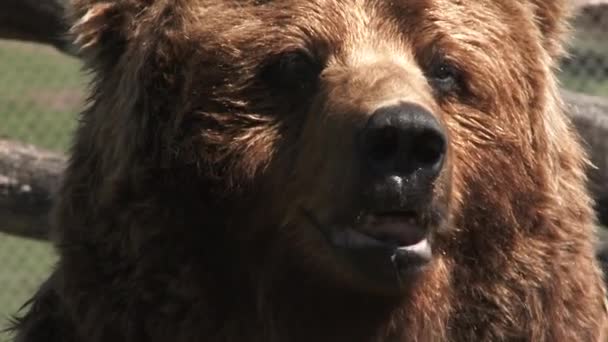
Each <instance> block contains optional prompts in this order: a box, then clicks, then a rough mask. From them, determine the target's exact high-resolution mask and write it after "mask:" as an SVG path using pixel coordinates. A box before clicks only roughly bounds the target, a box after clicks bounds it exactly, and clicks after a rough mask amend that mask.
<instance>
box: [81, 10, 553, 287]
mask: <svg viewBox="0 0 608 342" xmlns="http://www.w3.org/2000/svg"><path fill="white" fill-rule="evenodd" d="M126 3H130V4H131V5H133V6H135V4H137V3H138V2H126ZM104 6H105V7H104ZM125 6H126V5H125ZM141 6H143V5H141ZM96 10H98V11H99V13H96V12H95V11H96ZM111 11H117V13H116V14H113V13H111ZM123 11H125V10H124V9H123ZM87 13H88V14H90V17H87V15H85V16H84V18H85V19H86V20H85V21H84V22H83V23H82V24H81V25H87V24H89V23H92V22H94V21H95V20H97V18H99V17H100V16H102V15H105V16H111V15H114V16H121V15H124V13H125V12H119V10H118V9H116V6H110V5H107V3H103V4H102V5H98V6H93V7H92V8H90V9H88V12H87ZM219 13H222V14H221V15H218V14H219ZM310 13H323V15H316V16H314V15H313V16H311V15H309V14H310ZM95 14H97V15H95ZM138 15H139V16H142V18H141V21H142V22H143V23H141V24H139V23H137V20H134V22H135V23H132V24H131V25H132V26H133V27H132V28H130V29H129V30H132V31H134V32H135V33H133V34H131V35H127V36H126V37H127V38H124V36H122V37H123V39H125V42H124V47H123V49H124V52H123V54H124V55H123V56H127V55H132V56H133V59H134V60H138V61H139V60H140V59H141V58H139V57H137V58H135V56H139V55H145V54H148V55H149V56H148V58H149V59H151V60H153V61H152V62H151V63H150V64H151V65H150V66H146V65H144V66H141V67H140V68H141V69H143V70H139V72H140V73H142V75H141V76H135V77H137V79H127V77H125V76H122V77H121V76H118V77H119V78H122V79H124V82H135V84H133V85H132V86H133V87H137V88H140V89H139V91H140V92H141V93H142V94H149V93H153V94H154V95H150V96H151V97H152V96H154V97H160V98H167V100H169V99H168V97H169V96H168V94H172V93H171V91H170V90H169V89H168V87H173V88H174V90H173V91H174V92H175V94H176V95H175V96H173V95H172V96H171V97H172V98H171V99H170V100H169V101H166V102H167V103H165V104H164V105H160V104H159V105H158V106H159V107H165V108H163V109H162V110H159V111H162V112H163V113H162V115H164V116H165V117H164V118H162V119H159V120H161V121H162V123H163V124H164V125H168V126H171V127H172V131H171V132H169V133H165V134H163V135H164V136H167V139H168V141H167V142H164V143H163V144H167V145H169V146H166V145H162V144H161V145H160V148H161V149H170V150H171V151H172V153H173V154H174V156H173V157H169V158H168V159H171V161H170V162H171V163H178V164H180V167H186V168H187V167H198V168H199V169H200V170H201V175H200V177H205V178H214V179H216V180H218V181H219V183H221V185H219V188H220V189H221V192H222V193H223V195H226V196H227V197H231V196H233V194H231V192H232V191H234V192H235V193H238V196H241V197H245V198H247V200H249V201H250V202H251V203H254V204H247V206H248V207H250V208H251V209H249V210H248V212H246V213H243V215H244V216H246V217H247V220H246V222H255V225H258V226H259V228H258V227H252V228H251V229H252V230H254V231H259V230H264V229H272V230H275V231H278V232H280V233H279V234H284V235H285V236H286V238H288V239H293V240H294V241H291V242H290V241H283V242H282V243H285V244H287V245H290V246H292V245H294V246H295V245H306V247H304V248H303V250H302V251H301V252H302V253H301V254H302V255H301V256H300V258H302V259H310V256H312V257H313V258H317V257H318V264H319V265H318V266H320V267H321V268H327V266H330V267H329V268H330V269H329V270H327V271H328V272H329V273H334V275H337V277H338V278H351V279H350V281H351V282H352V283H353V284H358V285H361V284H367V285H369V286H370V287H372V288H378V289H381V288H386V287H388V288H390V287H394V285H397V286H398V287H402V286H400V282H399V281H398V279H401V280H403V278H402V277H401V276H403V274H402V273H403V272H402V271H404V272H405V273H410V272H409V271H411V270H413V269H419V268H420V266H423V265H425V264H426V263H428V262H430V261H431V260H432V259H433V258H432V249H433V247H434V246H433V245H436V246H435V249H436V253H435V255H436V256H437V255H441V254H443V253H444V252H445V251H444V250H445V247H442V246H443V245H445V242H442V240H449V239H454V238H455V237H454V236H452V234H453V232H451V233H450V232H448V231H450V230H454V229H455V228H454V229H450V227H459V228H461V229H467V228H468V227H467V226H470V222H467V221H471V218H466V217H463V215H459V212H460V211H461V210H462V209H458V208H457V206H458V205H459V203H458V202H469V200H468V199H467V198H465V197H466V196H467V195H468V196H481V197H484V196H488V197H497V195H496V194H498V193H501V189H504V188H505V187H507V186H508V185H509V184H511V183H512V182H513V181H517V182H518V183H520V184H519V187H518V189H517V190H515V191H512V192H510V193H509V196H512V197H513V198H505V199H502V198H497V199H496V202H497V203H494V205H495V207H497V208H499V210H501V211H505V212H514V211H517V210H518V209H517V208H511V207H510V206H511V205H516V202H517V201H518V200H519V199H520V198H521V199H522V200H523V199H525V200H526V201H528V198H529V194H530V193H535V192H537V191H535V190H534V189H533V187H536V184H537V183H539V182H541V181H542V180H540V177H542V175H541V174H539V171H538V170H535V169H534V164H536V160H535V159H534V157H535V156H534V155H533V153H534V150H536V149H539V148H541V147H540V146H535V144H536V142H535V141H533V137H532V130H533V129H534V128H533V124H534V121H536V120H539V119H540V118H539V115H540V114H538V113H534V110H533V109H532V108H530V105H532V104H536V103H538V102H539V101H546V100H543V99H540V100H539V99H537V98H536V97H537V96H541V95H539V93H543V92H544V91H543V89H544V88H546V87H548V86H550V83H551V81H550V75H549V73H548V70H547V65H548V64H550V61H549V58H550V57H549V56H548V54H547V52H546V51H545V50H544V49H543V48H542V47H541V46H539V44H538V42H539V29H538V28H537V27H536V25H535V24H534V23H533V22H532V20H515V18H518V17H523V18H528V19H531V18H532V11H531V9H530V8H527V7H526V6H524V5H522V4H521V3H518V2H510V3H507V4H498V3H496V4H495V3H487V2H474V3H471V4H466V5H464V4H458V3H450V2H441V1H436V2H434V1H423V2H421V1H414V2H405V1H404V2H395V3H389V4H384V3H376V2H369V3H365V2H362V3H355V4H353V3H350V2H335V3H331V2H330V3H324V2H318V1H307V2H297V3H296V2H293V3H281V4H279V3H277V2H272V1H271V2H263V3H256V2H250V3H248V2H239V3H235V2H225V3H224V2H222V3H220V4H208V3H204V2H192V3H188V5H187V6H186V5H184V6H182V7H180V6H179V5H177V4H176V5H175V8H171V7H169V6H163V5H161V4H155V5H150V6H147V7H145V8H144V9H143V10H142V12H141V13H140V14H138ZM146 16H147V17H149V18H146ZM163 16H167V17H170V18H171V19H163ZM495 18H504V20H501V22H499V23H497V20H495ZM114 20H116V21H119V19H117V18H115V19H114ZM123 20H125V19H123ZM159 20H160V22H162V21H163V20H165V24H164V25H167V26H170V28H169V27H167V29H166V31H162V30H161V32H155V30H157V27H158V26H157V25H162V24H160V22H159ZM522 25H524V26H526V27H525V29H522ZM117 26H119V27H120V25H117ZM77 28H78V26H77ZM99 34H100V33H99V32H97V35H99ZM85 36H86V34H83V33H82V32H80V37H83V38H81V39H83V40H84V39H85V38H84V37H85ZM119 37H121V36H119ZM173 37H175V38H173ZM89 39H91V38H89ZM99 39H102V40H103V39H104V37H103V36H102V37H101V38H99ZM105 39H108V38H105ZM115 39H116V38H115ZM506 42H508V43H506ZM90 44H95V43H89V42H85V43H84V46H85V47H89V45H90ZM155 44H157V46H156V49H158V51H154V48H149V49H150V51H146V46H154V45H155ZM100 45H101V46H99V47H98V48H100V49H105V48H108V49H109V48H111V44H108V43H106V44H105V45H104V44H103V43H102V44H100ZM116 45H119V44H116ZM514 46H517V48H516V49H514V48H513V47H514ZM100 55H103V54H100ZM119 56H120V55H119ZM530 56H535V57H537V58H536V60H531V59H530ZM113 58H118V57H117V56H116V55H115V54H114V55H113ZM176 60H179V61H180V62H179V64H180V65H179V66H177V65H176V64H175V63H176ZM102 62H103V61H102ZM118 64H121V62H118ZM134 68H136V67H134V66H133V67H131V66H129V70H131V69H134ZM148 68H155V69H156V70H150V72H148V70H147V69H148ZM109 69H110V72H109V74H110V75H112V74H116V73H121V74H124V71H125V70H120V71H119V70H116V69H117V67H116V66H115V65H114V62H113V64H110V66H109ZM135 70H136V69H135ZM131 72H137V71H131ZM104 76H105V74H104ZM111 82H112V83H114V81H111ZM505 87H509V89H505ZM514 87H517V89H512V88H514ZM162 91H166V92H168V94H163V93H162ZM140 96H141V95H140ZM137 97H138V95H134V96H133V98H137ZM107 98H108V95H107V94H105V93H104V92H103V91H101V92H100V99H99V100H100V101H104V100H105V99H107ZM169 102H170V103H171V104H169ZM118 115H123V114H118ZM143 115H147V116H159V115H161V113H146V114H143ZM121 120H125V119H121ZM511 159H513V160H516V161H517V162H518V163H520V164H519V165H517V167H509V165H511V164H512V163H513V162H512V161H511ZM197 165H198V166H197ZM201 165H202V166H201ZM486 179H492V180H493V182H494V184H488V183H487V181H486ZM476 184H478V185H481V186H482V187H483V189H479V191H485V192H487V194H477V192H478V191H477V190H476V189H475V188H476V186H477V185H476ZM467 192H469V194H466V193H467ZM488 200H489V201H490V200H493V198H488ZM237 205H239V204H237ZM240 205H241V206H243V204H242V203H241V204H240ZM488 207H489V208H490V209H491V208H492V206H491V205H489V206H488ZM497 210H498V209H497ZM497 214H498V213H497ZM258 215H260V216H261V217H258ZM498 215H500V214H498ZM505 225H506V224H505ZM517 225H518V222H513V223H511V224H510V226H517ZM272 235H277V234H274V233H272ZM287 236H288V237H287ZM325 240H329V241H325ZM328 242H329V243H328ZM294 252H295V253H297V252H298V251H297V250H296V251H294ZM328 259H331V260H330V261H328ZM345 260H346V263H344V262H343V261H345ZM371 260H375V261H371ZM396 263H399V267H397V266H396ZM359 266H361V267H359ZM401 268H403V269H402V270H401V271H400V269H401ZM414 273H417V272H414ZM401 285H402V284H401Z"/></svg>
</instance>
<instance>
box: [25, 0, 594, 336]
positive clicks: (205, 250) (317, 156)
mask: <svg viewBox="0 0 608 342" xmlns="http://www.w3.org/2000/svg"><path fill="white" fill-rule="evenodd" d="M72 2H73V16H74V17H75V18H77V19H78V22H77V23H76V25H75V26H74V29H73V32H74V34H75V36H76V37H77V42H78V43H79V44H80V46H82V49H83V53H84V54H85V56H86V57H87V60H88V63H89V67H90V68H91V69H92V70H93V73H94V75H95V77H96V78H95V82H94V83H93V89H92V95H91V104H90V106H89V108H88V109H87V110H86V111H85V112H84V114H83V118H82V122H81V125H80V127H79V130H78V134H77V137H76V143H75V145H74V148H73V153H72V159H71V163H70V167H69V169H68V170H67V173H66V180H65V183H64V186H63V188H62V191H61V199H60V202H59V204H58V206H57V210H56V215H55V217H56V221H57V222H56V226H57V228H58V230H57V246H58V251H59V253H60V255H61V260H60V263H59V265H58V268H57V271H56V273H55V275H54V276H53V278H52V280H51V284H52V286H50V287H49V285H47V286H45V288H43V289H42V290H41V291H40V292H39V294H38V295H37V297H36V298H35V303H37V305H36V310H32V311H31V312H30V313H29V314H28V315H27V316H26V317H25V318H24V319H23V321H22V323H21V325H20V327H19V337H18V341H27V342H33V341H43V340H44V341H50V342H53V341H64V342H76V341H89V342H97V341H176V342H179V341H201V340H204V341H260V342H262V341H279V342H283V341H332V342H339V341H351V342H352V341H361V342H371V341H507V340H509V341H510V340H513V341H598V340H599V338H600V331H601V329H602V326H603V324H604V323H605V320H606V309H605V306H604V302H603V298H604V289H603V284H602V279H601V276H600V272H599V270H598V268H597V265H596V262H595V261H594V258H593V248H592V245H593V241H592V238H591V236H592V226H593V214H592V210H591V206H590V200H589V197H588V195H587V193H586V192H585V176H584V166H585V164H586V160H585V159H584V154H583V152H582V150H581V148H580V146H579V143H578V139H577V137H576V136H575V134H574V133H573V131H572V129H571V127H570V123H569V122H567V119H566V117H565V116H564V115H563V114H562V110H561V107H562V104H561V101H560V99H559V97H558V92H557V91H556V82H555V80H554V76H553V71H552V66H553V65H554V64H555V59H556V58H557V57H558V56H559V54H560V51H561V40H562V36H563V33H564V32H565V25H564V16H565V15H566V13H567V10H566V8H565V5H564V3H565V1H558V0H504V1H503V0H501V1H491V0H467V1H456V0H397V1H373V0H336V1H323V0H289V1H279V0H275V1H272V0H269V1H245V0H242V1H236V0H220V1H217V0H213V1H211V0H157V1H152V0H115V1H101V0H73V1H72ZM293 49H303V50H306V51H308V52H309V53H310V54H312V55H314V56H315V57H316V58H318V59H320V60H323V62H324V63H323V66H324V68H323V71H322V73H321V76H320V81H319V85H318V87H317V88H314V89H312V90H310V89H308V90H306V89H305V90H302V92H303V93H302V92H300V91H294V92H293V93H295V94H293V93H287V94H286V93H281V92H280V90H278V91H274V90H270V89H269V88H268V87H267V86H266V85H265V84H263V83H262V82H260V81H259V73H260V70H261V69H260V68H261V66H263V65H265V63H267V62H268V60H269V59H272V58H273V57H274V56H277V55H278V54H279V53H282V52H284V51H289V50H293ZM436 50H441V51H444V52H445V53H446V54H447V55H448V58H449V59H450V61H451V62H452V63H453V64H455V65H456V66H458V68H460V69H461V70H463V74H464V78H465V81H466V88H464V89H461V90H462V91H461V92H459V93H458V94H454V95H453V96H449V97H447V98H443V99H438V98H437V96H435V95H434V94H433V91H432V90H431V87H430V86H429V83H428V81H427V77H426V73H425V69H424V68H425V63H427V61H428V60H429V59H431V58H432V55H433V53H434V51H436ZM395 101H409V102H415V103H419V104H422V105H424V106H425V107H426V108H430V109H432V111H433V113H435V115H436V116H437V118H438V119H439V120H440V121H441V122H442V124H443V125H444V126H445V127H447V131H448V134H449V139H450V144H449V152H448V153H449V154H448V161H447V164H446V167H445V168H444V171H443V173H442V175H441V177H440V178H439V180H438V181H437V185H436V187H435V189H436V191H435V192H436V193H435V197H436V198H437V199H438V200H441V201H444V202H445V205H446V208H447V216H446V220H447V221H446V224H445V225H444V226H442V227H441V229H439V230H438V231H437V233H436V236H435V241H434V259H433V261H432V263H431V265H430V267H428V268H427V270H426V271H425V273H424V274H423V275H422V276H421V278H420V279H418V280H416V281H415V282H413V283H412V284H410V286H408V289H407V291H405V292H404V293H401V294H399V295H395V294H389V293H378V292H372V291H369V289H368V288H367V286H366V285H365V284H364V283H363V282H362V281H361V280H360V279H358V278H357V277H355V276H353V275H352V274H350V273H349V272H347V271H345V270H343V269H341V268H340V267H339V265H338V264H337V263H335V262H334V260H333V259H332V257H331V255H330V254H328V253H327V251H326V250H325V249H323V247H322V246H321V245H320V243H319V237H318V234H316V233H315V232H314V230H315V229H314V227H311V225H310V223H309V222H307V221H306V220H305V219H304V217H303V215H302V211H301V209H302V208H306V209H308V210H311V211H314V212H315V214H316V215H318V216H319V217H320V218H321V219H322V220H329V219H332V218H333V217H340V215H342V214H343V211H345V210H346V209H347V208H349V207H350V206H352V205H353V203H352V200H351V199H352V198H353V195H354V194H355V193H356V192H357V191H358V187H359V182H360V179H359V178H358V175H357V172H356V160H355V157H354V155H353V153H352V152H351V151H352V150H353V146H352V144H353V143H352V134H353V132H355V131H356V130H357V128H358V127H361V125H362V124H363V123H364V122H365V120H366V119H367V117H368V116H369V113H370V112H371V111H373V109H374V108H377V106H378V105H379V104H386V103H392V102H395ZM47 331H48V332H49V333H48V334H47V336H57V337H54V339H51V340H49V339H48V338H47V339H44V338H40V337H39V336H41V335H44V332H47ZM62 332H63V333H62Z"/></svg>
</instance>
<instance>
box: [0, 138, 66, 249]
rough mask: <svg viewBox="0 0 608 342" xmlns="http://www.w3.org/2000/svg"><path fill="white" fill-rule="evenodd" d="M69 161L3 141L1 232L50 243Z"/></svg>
mask: <svg viewBox="0 0 608 342" xmlns="http://www.w3.org/2000/svg"><path fill="white" fill-rule="evenodd" d="M65 163H66V158H65V157H64V156H62V155H59V154H56V153H51V152H48V151H43V150H41V149H38V148H35V147H33V146H29V145H24V144H20V143H16V142H11V141H7V140H0V231H2V232H7V233H11V234H16V235H19V236H24V237H29V238H35V239H46V238H47V237H48V232H49V224H48V222H49V221H48V213H49V209H50V207H51V205H52V201H53V195H54V193H55V192H56V190H57V188H58V186H59V183H60V179H61V174H62V172H63V170H64V167H65Z"/></svg>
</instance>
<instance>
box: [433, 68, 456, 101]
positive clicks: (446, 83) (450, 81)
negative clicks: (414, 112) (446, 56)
mask: <svg viewBox="0 0 608 342" xmlns="http://www.w3.org/2000/svg"><path fill="white" fill-rule="evenodd" d="M461 80H462V78H461V73H460V71H459V70H458V69H457V68H456V67H454V66H453V65H451V64H449V63H447V62H439V63H436V64H435V65H433V66H432V67H431V70H430V73H429V81H430V83H431V86H432V87H433V89H435V91H436V92H438V93H439V94H440V95H447V94H450V93H453V92H455V91H457V90H459V87H460V82H461Z"/></svg>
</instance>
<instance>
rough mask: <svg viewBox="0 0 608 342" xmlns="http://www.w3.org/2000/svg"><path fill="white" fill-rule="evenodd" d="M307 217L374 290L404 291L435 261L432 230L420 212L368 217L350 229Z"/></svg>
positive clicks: (306, 212)
mask: <svg viewBox="0 0 608 342" xmlns="http://www.w3.org/2000/svg"><path fill="white" fill-rule="evenodd" d="M305 214H306V216H307V217H308V218H309V220H310V222H311V223H313V224H314V226H316V227H317V228H318V229H319V230H320V231H321V232H322V233H323V235H324V236H325V237H326V239H327V242H328V243H329V244H330V246H332V248H333V250H334V251H335V252H336V253H337V255H338V256H341V257H342V258H343V260H345V261H347V262H348V263H349V264H350V265H352V266H353V267H354V270H358V274H360V275H364V276H365V279H367V280H371V281H372V283H373V284H376V285H373V286H380V287H381V288H383V289H402V288H403V287H404V285H406V284H407V283H408V282H409V281H408V279H412V278H410V276H415V275H416V274H419V273H420V271H421V270H423V269H425V266H426V265H428V264H429V263H430V261H431V260H432V254H433V253H432V248H431V244H432V243H431V238H430V235H431V230H432V229H431V226H430V225H429V224H426V223H425V222H424V220H423V219H422V218H421V214H420V213H418V212H405V211H403V212H401V211H400V212H386V213H373V214H366V215H361V216H360V217H359V218H358V219H356V220H354V222H352V223H350V224H348V225H330V226H327V225H323V224H321V223H320V222H319V221H318V220H317V219H316V217H315V216H314V215H312V213H311V212H308V211H305Z"/></svg>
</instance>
